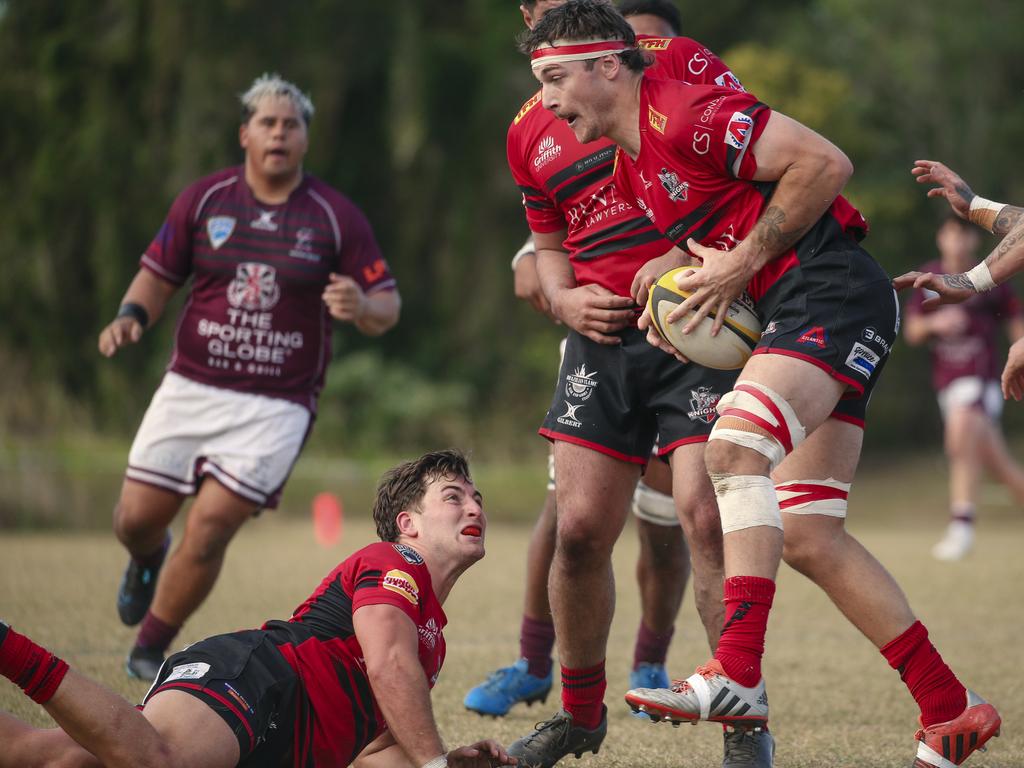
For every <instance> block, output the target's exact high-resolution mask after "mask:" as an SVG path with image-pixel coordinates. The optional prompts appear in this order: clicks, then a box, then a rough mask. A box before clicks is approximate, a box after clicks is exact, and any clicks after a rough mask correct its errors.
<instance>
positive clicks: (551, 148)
mask: <svg viewBox="0 0 1024 768" xmlns="http://www.w3.org/2000/svg"><path fill="white" fill-rule="evenodd" d="M560 154H562V145H561V144H556V143H555V137H554V136H545V137H544V138H543V139H541V140H540V144H538V145H537V156H536V157H535V158H533V167H534V168H536V169H537V170H540V169H541V168H543V167H544V166H545V165H547V164H548V163H550V162H551V161H552V160H554V159H555V158H556V157H558V156H559V155H560Z"/></svg>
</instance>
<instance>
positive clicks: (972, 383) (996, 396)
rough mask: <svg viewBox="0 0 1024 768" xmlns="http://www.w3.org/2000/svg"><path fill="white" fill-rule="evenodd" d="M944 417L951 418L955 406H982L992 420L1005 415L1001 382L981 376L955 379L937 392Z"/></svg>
mask: <svg viewBox="0 0 1024 768" xmlns="http://www.w3.org/2000/svg"><path fill="white" fill-rule="evenodd" d="M937 396H938V398H939V410H941V411H942V418H944V419H947V418H949V412H950V411H951V410H953V409H954V408H975V407H977V408H981V410H982V411H983V412H984V413H985V414H986V415H987V416H988V417H989V418H990V419H992V421H998V419H999V417H1000V416H1002V415H1003V391H1002V390H1001V389H1000V388H999V382H998V381H993V380H991V379H983V378H982V377H981V376H961V377H960V378H959V379H953V381H951V382H949V384H948V385H947V386H945V387H943V388H942V389H940V390H939V391H938V393H937Z"/></svg>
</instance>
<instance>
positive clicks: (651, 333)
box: [636, 307, 690, 363]
mask: <svg viewBox="0 0 1024 768" xmlns="http://www.w3.org/2000/svg"><path fill="white" fill-rule="evenodd" d="M636 327H637V328H639V329H640V330H641V331H642V330H645V329H646V330H647V343H648V344H650V345H651V346H652V347H657V348H658V349H660V350H661V351H662V352H664V353H665V354H668V355H672V357H674V358H675V359H676V360H678V361H679V362H680V363H689V362H690V360H689V358H686V357H683V354H682V352H680V351H679V350H678V349H676V348H675V347H673V346H672V345H671V344H669V343H668V342H667V341H665V339H664V337H663V336H662V335H661V334H660V333H658V329H657V328H655V327H654V321H653V320H652V319H651V313H650V312H648V311H647V308H646V307H645V308H644V311H643V314H642V315H640V319H639V320H637V323H636Z"/></svg>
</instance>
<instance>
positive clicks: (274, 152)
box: [267, 148, 288, 157]
mask: <svg viewBox="0 0 1024 768" xmlns="http://www.w3.org/2000/svg"><path fill="white" fill-rule="evenodd" d="M267 157H288V153H287V152H286V151H284V150H283V149H280V148H278V149H268V150H267Z"/></svg>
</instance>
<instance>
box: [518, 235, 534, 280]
mask: <svg viewBox="0 0 1024 768" xmlns="http://www.w3.org/2000/svg"><path fill="white" fill-rule="evenodd" d="M536 253H537V249H536V247H535V246H534V244H533V237H532V236H531V237H528V238H526V242H525V243H523V247H522V248H520V249H519V250H518V251H516V255H515V256H513V257H512V271H513V272H515V271H516V266H517V265H518V264H519V262H520V261H522V260H523V258H524V257H526V256H530V255H533V254H536Z"/></svg>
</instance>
